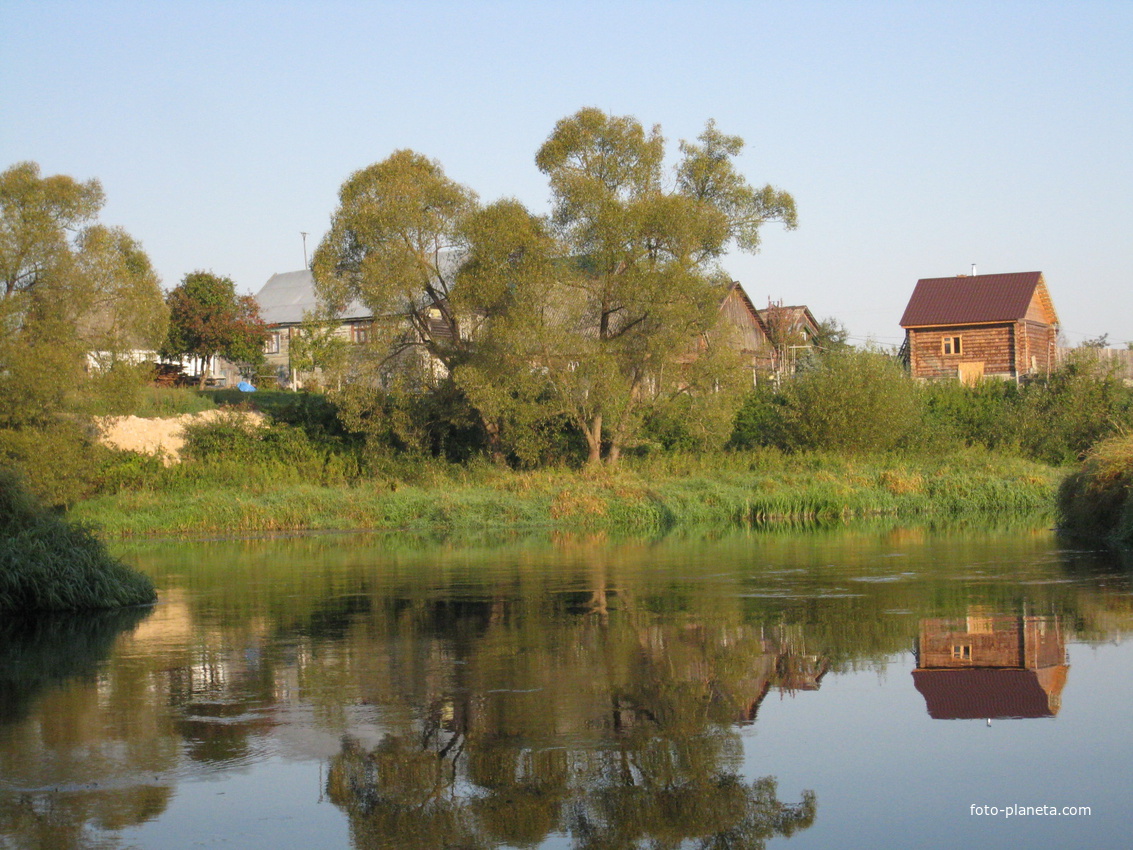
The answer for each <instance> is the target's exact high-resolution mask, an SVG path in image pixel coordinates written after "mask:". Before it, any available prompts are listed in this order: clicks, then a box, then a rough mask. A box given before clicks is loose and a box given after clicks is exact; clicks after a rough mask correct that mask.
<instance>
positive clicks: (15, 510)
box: [0, 470, 157, 614]
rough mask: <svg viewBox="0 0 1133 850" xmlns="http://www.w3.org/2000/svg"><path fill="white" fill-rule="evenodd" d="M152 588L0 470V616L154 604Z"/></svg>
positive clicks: (83, 530)
mask: <svg viewBox="0 0 1133 850" xmlns="http://www.w3.org/2000/svg"><path fill="white" fill-rule="evenodd" d="M156 599H157V595H156V593H155V592H154V588H153V583H152V582H151V581H150V580H149V578H147V577H146V576H144V575H143V574H141V573H139V572H137V571H135V570H132V569H130V568H129V567H127V566H126V565H125V564H123V563H122V562H121V561H118V560H117V559H116V558H113V557H111V555H110V554H109V553H108V552H107V550H106V546H105V544H104V543H103V542H102V541H101V540H100V539H98V538H97V537H95V535H94V534H93V533H92V532H91V530H90V529H89V528H88V527H87V526H85V525H83V524H77V523H73V522H67V521H66V520H64V519H62V518H61V517H59V516H58V515H57V514H55V513H53V512H52V511H50V510H48V509H46V508H44V507H43V506H42V505H40V504H39V503H38V502H36V501H35V500H34V499H33V498H32V497H31V496H30V495H29V494H28V493H27V491H26V490H25V489H24V487H23V486H22V484H21V482H20V481H19V479H18V478H17V477H16V476H15V475H14V474H13V473H11V472H7V471H3V470H0V612H4V613H6V614H7V613H17V612H31V611H78V610H86V609H98V608H118V607H124V606H129V605H143V604H148V603H152V602H155V601H156Z"/></svg>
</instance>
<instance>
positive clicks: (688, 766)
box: [327, 594, 823, 848]
mask: <svg viewBox="0 0 1133 850" xmlns="http://www.w3.org/2000/svg"><path fill="white" fill-rule="evenodd" d="M529 604H530V603H526V602H523V601H521V600H518V599H511V600H505V599H498V600H496V601H494V602H492V603H482V604H480V605H476V604H466V605H463V606H460V608H459V612H458V613H454V612H453V611H452V610H451V607H450V606H449V605H445V606H442V610H440V611H438V610H437V608H436V606H430V605H426V606H422V607H420V608H418V609H416V610H414V609H413V608H412V607H404V606H400V605H396V604H395V605H394V606H392V607H393V609H394V610H397V609H399V608H400V611H399V615H398V619H399V620H400V623H399V626H400V627H399V628H398V629H397V630H396V635H392V634H388V633H387V635H382V636H378V635H374V636H373V637H370V636H367V637H365V638H362V637H361V636H357V637H356V638H355V640H363V641H364V644H363V646H364V648H363V646H359V648H360V649H361V650H362V653H361V654H362V655H363V656H364V657H366V658H368V659H372V660H377V662H378V663H377V664H376V665H374V666H371V667H370V668H369V669H368V671H367V674H366V675H367V677H368V678H370V680H371V681H370V687H367V689H366V694H367V701H368V702H369V703H370V704H371V705H375V706H377V707H378V708H379V716H380V717H381V718H382V721H383V722H382V723H381V724H380V725H381V726H382V727H383V728H385V729H386V730H387V731H386V732H385V734H384V736H383V737H382V738H381V739H380V741H379V742H378V743H377V744H376V745H373V746H365V745H363V744H362V743H361V742H360V741H358V740H357V739H355V738H353V737H347V738H346V739H345V740H344V742H343V745H342V748H341V751H340V752H339V753H338V754H337V755H336V756H335V757H334V758H333V759H332V761H331V767H330V771H329V778H328V781H327V793H328V796H329V797H330V799H331V800H332V801H333V802H334V803H335V804H336V805H338V806H340V807H341V808H342V809H343V810H344V811H346V812H347V814H348V816H349V818H350V827H351V834H352V836H353V838H354V843H355V846H357V847H422V848H426V847H446V846H459V847H479V846H494V845H495V844H497V843H505V844H510V845H519V846H530V845H532V844H536V843H538V842H540V841H542V840H543V839H544V838H546V837H547V836H548V835H550V834H551V833H554V832H558V833H567V834H569V835H570V836H571V837H572V839H573V840H574V842H575V844H576V845H577V846H579V847H584V848H588V847H611V848H612V847H624V848H632V847H638V846H645V845H646V844H648V845H649V846H677V845H679V844H680V843H681V842H683V841H686V840H694V841H696V842H699V846H704V847H715V846H721V847H753V848H755V847H762V846H763V843H764V842H765V841H766V839H768V838H770V837H772V836H774V835H789V834H791V833H792V832H793V831H795V830H798V829H802V828H805V827H807V826H809V825H810V824H811V823H812V822H813V820H814V817H815V812H816V808H817V804H816V801H815V797H814V794H813V793H811V792H809V791H808V792H803V795H802V799H801V801H800V802H798V803H795V804H788V803H784V802H783V801H781V800H780V799H779V796H778V792H777V787H776V783H775V780H774V779H773V778H771V777H765V778H762V779H757V780H755V781H751V782H749V781H746V780H745V779H744V777H743V776H742V775H741V774H740V772H739V769H738V768H739V764H740V760H741V754H742V746H741V742H740V739H739V736H738V733H737V725H736V724H737V722H739V721H744V722H750V721H751V720H752V719H753V718H754V715H755V712H756V710H757V708H758V706H759V703H760V702H761V701H762V699H763V698H764V696H765V695H766V694H767V693H768V692H769V690H771V689H772V688H779V689H783V690H797V689H799V688H814V687H817V680H818V678H819V677H820V675H821V668H822V667H823V663H822V662H821V661H820V660H818V659H817V656H814V655H813V654H805V653H804V654H800V653H799V652H798V651H797V648H798V646H799V645H800V644H801V643H802V642H803V641H802V638H801V634H800V633H799V632H798V630H796V629H761V628H758V627H751V626H743V625H734V624H731V625H726V624H723V623H719V622H714V619H715V618H708V619H706V620H703V621H701V620H698V619H697V618H695V617H687V618H683V621H682V622H678V623H671V622H666V621H665V620H660V619H657V618H655V617H651V616H641V615H638V616H633V615H630V613H629V611H627V608H628V609H630V610H632V609H633V606H632V605H626V603H625V599H624V594H621V595H620V598H619V602H618V605H617V606H610V605H609V604H608V605H607V606H606V610H605V611H604V612H602V613H599V612H597V611H594V610H590V611H587V610H586V609H585V608H583V609H579V608H578V606H576V605H574V604H573V600H567V601H566V606H565V607H566V608H567V609H568V610H570V613H568V612H567V611H560V612H559V615H558V616H557V617H546V618H540V619H539V620H536V621H532V620H531V619H530V618H529V614H530V613H531V612H530V611H528V610H526V609H527V608H528V607H529ZM441 620H447V623H446V628H445V629H444V630H443V631H442V632H440V633H437V634H434V636H433V637H432V638H428V637H427V633H428V632H431V631H433V630H434V629H435V628H436V625H437V623H438V622H439V621H441ZM376 626H378V624H377V623H375V622H373V621H370V622H368V623H367V624H366V627H365V629H364V631H366V632H370V633H371V634H372V633H373V632H374V631H375V627H376ZM414 631H417V632H418V638H417V640H415V641H413V642H412V643H413V644H416V645H419V646H420V645H422V644H425V645H429V644H432V645H431V647H430V648H428V649H427V650H424V651H422V652H420V653H419V654H418V655H417V657H416V658H415V659H411V658H409V657H407V654H406V653H405V649H406V647H405V645H404V644H403V643H402V639H403V637H404V635H405V634H406V633H407V632H414ZM445 634H454V635H457V636H459V638H458V639H457V640H456V641H455V642H453V643H449V642H448V641H447V640H446V639H445V638H444V637H443V635H445ZM356 646H358V644H356Z"/></svg>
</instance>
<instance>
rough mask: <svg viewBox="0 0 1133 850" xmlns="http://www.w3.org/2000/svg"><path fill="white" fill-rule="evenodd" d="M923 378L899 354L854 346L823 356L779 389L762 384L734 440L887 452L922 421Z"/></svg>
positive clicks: (743, 414)
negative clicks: (907, 367)
mask: <svg viewBox="0 0 1133 850" xmlns="http://www.w3.org/2000/svg"><path fill="white" fill-rule="evenodd" d="M920 415H921V400H920V396H919V393H918V389H917V387H916V385H915V384H914V383H913V382H912V380H911V379H910V378H909V376H908V375H907V374H906V373H905V371H904V370H903V369H902V368H901V366H900V364H899V363H898V362H897V361H896V360H894V359H893V358H892V357H890V356H888V355H885V354H882V353H880V352H876V351H861V350H847V351H839V352H836V353H832V354H829V355H827V356H825V357H822V358H819V359H818V360H817V361H816V363H815V365H814V367H813V368H811V369H809V370H807V371H803V372H799V373H798V374H796V375H794V376H793V377H792V378H791V379H790V380H788V381H786V382H784V384H783V386H782V388H781V390H780V391H779V392H774V391H770V390H768V389H766V388H760V389H757V390H756V391H755V392H753V393H752V394H751V395H749V397H748V399H747V400H746V402H745V403H744V405H743V406H742V407H741V409H740V412H739V414H738V415H737V419H736V427H735V431H734V433H733V437H732V445H733V446H736V447H740V448H745V447H749V446H774V447H776V448H780V449H783V450H786V451H798V450H811V449H822V450H830V451H839V452H851V453H860V452H867V451H886V450H888V449H892V448H894V447H896V446H898V445H901V444H902V443H904V442H905V441H906V440H907V439H908V438H909V437H910V435H911V434H913V432H914V431H915V429H916V428H917V425H918V423H919V420H920Z"/></svg>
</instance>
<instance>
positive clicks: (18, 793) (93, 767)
mask: <svg viewBox="0 0 1133 850" xmlns="http://www.w3.org/2000/svg"><path fill="white" fill-rule="evenodd" d="M150 613H151V611H150V609H148V608H141V609H137V608H135V609H127V610H122V611H112V612H92V613H85V614H65V615H64V614H61V615H43V616H39V617H36V618H34V619H17V620H7V621H4V622H3V623H2V624H0V741H2V742H3V746H0V781H2V783H3V784H4V785H7V786H9V787H11V788H13V789H17V790H15V791H9V790H7V789H6V788H3V787H0V825H2V827H0V838H7V839H10V841H11V843H10V844H9V843H7V842H3V844H4V846H5V847H7V846H12V847H44V848H46V847H51V848H67V847H76V848H77V847H86V846H90V845H91V842H92V834H93V832H94V831H102V830H107V831H116V830H121V829H124V828H126V827H128V826H134V825H137V824H141V823H144V822H146V821H148V820H151V819H152V818H155V817H157V816H159V815H160V814H161V813H162V812H163V811H165V808H166V806H167V804H168V802H169V799H170V797H171V795H172V789H171V787H169V785H167V784H163V783H153V782H149V781H145V780H142V781H139V780H138V777H139V775H148V776H149V777H152V776H153V775H154V774H155V773H156V772H161V771H164V770H167V769H169V768H170V767H172V766H173V764H174V763H175V762H176V758H177V747H176V744H175V742H174V741H173V740H171V739H170V738H169V737H168V735H167V734H166V733H165V731H164V730H163V729H162V728H161V727H163V726H164V725H165V723H164V719H163V718H161V717H160V715H161V714H162V710H161V706H160V705H155V704H154V703H153V701H152V699H150V698H149V697H150V695H149V694H148V693H147V692H146V691H147V689H146V683H145V681H144V677H141V676H137V675H131V674H130V673H129V672H127V671H122V670H119V671H116V672H115V674H113V675H111V674H108V672H107V671H106V669H105V666H104V662H105V660H106V659H107V657H108V656H110V655H111V652H112V649H113V647H114V644H115V641H116V640H118V639H119V637H120V636H121V635H123V634H125V633H127V632H129V631H130V630H131V629H134V628H135V627H137V625H138V623H139V622H141V621H142V620H143V619H144V618H145V617H146V616H148V615H149V614H150ZM126 706H129V708H130V710H131V714H132V716H131V718H130V721H129V723H120V722H117V721H118V719H119V718H116V717H115V713H114V712H110V711H107V709H108V708H109V707H116V708H118V709H122V708H123V707H126Z"/></svg>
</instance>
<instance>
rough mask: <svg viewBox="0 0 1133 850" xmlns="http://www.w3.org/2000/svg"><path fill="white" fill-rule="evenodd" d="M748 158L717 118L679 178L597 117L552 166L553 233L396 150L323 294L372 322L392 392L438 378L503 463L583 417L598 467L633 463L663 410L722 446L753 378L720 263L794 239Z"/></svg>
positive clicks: (360, 205) (345, 190) (333, 238)
mask: <svg viewBox="0 0 1133 850" xmlns="http://www.w3.org/2000/svg"><path fill="white" fill-rule="evenodd" d="M742 147H743V142H742V140H741V139H739V138H738V137H735V136H726V135H723V134H722V133H720V132H719V131H718V130H717V129H716V128H715V126H714V125H713V124H712V123H711V122H710V123H709V124H708V126H707V128H706V129H705V131H704V133H703V134H702V135H701V136H700V137H699V139H698V143H696V144H692V143H682V144H681V148H680V150H681V159H680V161H679V163H678V164H677V165H676V168H675V172H673V171H672V170H670V169H668V168H666V165H665V142H664V139H663V138H662V137H661V135H660V131H659V130H658V129H657V128H653V130H651V131H650V132H646V131H645V130H644V129H643V127H642V126H641V124H640V123H639V122H638V121H637V120H636V119H634V118H632V117H617V116H611V115H607V114H605V113H603V112H601V111H599V110H597V109H583V110H581V111H579V112H578V113H576V114H575V115H573V116H570V117H568V118H564V119H563V120H562V121H560V122H559V123H558V124H557V125H556V126H555V129H554V131H553V132H552V133H551V135H550V137H549V138H548V139H547V141H546V142H545V143H544V144H543V146H542V147H541V148H540V149H539V151H538V153H537V155H536V164H537V165H538V167H539V169H540V170H541V171H542V172H543V173H545V174H546V175H547V177H548V178H549V181H550V186H551V192H552V197H553V210H552V214H551V216H550V217H548V218H545V219H544V218H541V217H539V216H536V215H533V214H532V213H531V212H529V211H528V210H526V209H525V208H524V207H523V205H522V204H520V203H519V202H518V201H514V200H507V199H505V200H501V201H498V202H496V203H493V204H490V205H488V206H480V205H479V204H478V203H477V201H476V196H475V195H474V193H473V192H472V191H471V190H470V189H468V188H466V187H464V186H461V185H460V184H458V183H456V182H454V181H452V180H451V179H450V178H448V177H447V176H446V175H445V174H444V172H443V170H442V169H441V167H440V165H439V164H438V163H436V162H434V161H432V160H429V159H427V158H426V157H423V156H421V155H420V154H417V153H414V152H413V151H407V150H402V151H397V152H395V153H394V154H392V155H391V156H390V157H388V158H387V159H385V160H384V161H382V162H379V163H376V164H374V165H372V166H370V167H368V168H365V169H362V170H360V171H358V172H356V173H355V174H354V175H352V176H351V177H350V178H349V179H348V180H347V181H346V183H344V184H343V186H342V189H341V191H340V193H339V200H340V204H339V207H338V209H337V210H336V212H335V213H334V216H333V218H332V222H331V230H330V232H329V233H328V234H327V236H326V238H325V239H324V240H323V242H322V243H321V244H320V246H319V249H318V251H317V252H316V254H315V262H314V271H315V277H316V280H317V282H318V287H319V291H320V294H321V295H322V297H323V299H324V301H326V302H327V303H328V304H329V305H330V306H331V307H332V308H339V309H340V308H342V307H344V306H345V305H346V304H347V303H348V302H349V301H350V300H352V299H359V300H361V301H362V302H364V303H365V304H366V305H367V306H369V308H370V309H371V310H372V311H373V314H374V316H375V327H374V331H373V333H372V335H371V345H370V348H369V351H370V353H371V355H372V356H371V358H370V362H371V363H372V364H374V365H375V368H376V370H377V372H378V375H379V377H378V378H377V379H376V380H377V382H378V383H381V384H384V385H387V386H388V384H389V381H390V377H391V376H393V375H397V374H399V373H401V374H405V373H406V372H407V371H410V372H411V371H412V370H411V369H409V370H407V369H406V368H405V367H407V366H408V367H414V366H416V367H417V368H418V371H420V368H421V367H423V366H428V365H430V364H440V366H441V367H442V369H441V371H442V372H443V374H444V376H446V378H447V379H449V380H451V381H452V382H453V385H454V386H455V388H456V389H457V390H458V391H459V393H460V394H461V395H462V397H463V398H466V399H467V400H468V401H469V402H470V403H471V405H472V407H473V408H474V409H475V411H476V413H477V416H478V418H479V421H480V423H481V426H482V428H483V430H484V432H485V433H486V435H487V442H488V445H489V447H490V449H491V451H492V453H493V455H495V456H496V457H503V456H504V455H505V453H506V454H510V455H511V456H512V457H513V458H518V459H519V460H520V461H521V462H526V463H532V462H537V461H538V459H539V457H540V453H541V452H542V451H543V449H544V447H545V444H546V441H547V434H548V433H550V432H553V431H555V430H556V429H559V430H561V429H562V427H563V424H564V423H566V425H567V427H569V428H574V429H576V430H577V431H578V433H580V434H582V435H583V436H584V437H585V442H586V445H587V447H588V450H587V456H588V460H589V462H590V463H600V462H601V461H602V459H603V457H604V458H605V459H606V460H607V461H608V462H610V463H616V462H617V460H618V458H619V457H620V455H621V454H622V452H623V450H624V449H625V448H626V447H627V446H630V445H633V444H634V442H635V440H636V439H637V437H638V435H639V433H640V430H641V426H642V423H643V421H644V419H645V417H646V416H647V415H648V414H650V413H654V412H658V411H666V412H668V413H669V414H670V415H673V414H675V415H676V416H678V417H679V418H681V419H682V420H683V422H684V423H686V424H687V425H688V427H689V430H691V431H698V430H699V431H700V432H703V436H704V437H705V438H706V439H709V440H710V439H712V438H713V437H714V438H716V439H718V440H722V439H723V438H724V437H725V436H726V433H727V430H728V426H729V425H730V421H731V417H732V414H733V412H734V410H735V407H736V404H737V403H738V393H739V389H740V388H741V387H743V386H745V385H748V384H747V381H748V377H747V375H746V374H745V370H744V368H743V367H742V365H741V363H740V359H739V353H738V351H737V350H736V348H735V346H734V345H731V344H729V343H730V341H729V340H728V339H727V338H726V331H725V329H723V328H721V327H720V323H719V322H718V318H719V308H720V304H721V300H722V298H723V296H724V294H725V291H726V288H725V287H724V286H722V284H723V283H725V282H727V281H728V279H727V278H726V276H724V275H723V273H722V272H721V271H720V269H719V267H718V262H719V261H720V259H721V258H722V257H723V255H724V254H725V252H726V251H727V250H728V249H729V248H730V247H731V246H733V245H734V246H736V247H738V248H740V249H741V250H748V251H754V250H757V248H758V245H759V229H760V227H762V225H764V224H765V223H767V222H770V221H778V222H782V223H783V224H785V225H786V226H787V227H794V226H795V208H794V201H793V200H792V198H791V196H790V195H788V194H786V193H784V192H781V191H779V190H776V189H774V188H772V187H770V186H767V187H764V188H763V189H758V190H757V189H754V188H752V187H751V186H750V185H749V184H748V182H747V180H746V179H745V178H744V177H743V176H742V175H741V174H740V173H739V172H738V171H737V170H736V168H735V165H734V158H735V157H736V156H737V155H738V154H739V152H740V151H741V149H742ZM413 352H418V353H419V355H420V356H418V357H413V356H412V354H413ZM359 360H362V361H364V358H359ZM357 386H358V385H357V384H355V389H354V390H353V391H352V392H353V393H354V395H357V394H358V390H357V389H356V388H357ZM355 418H356V419H357V420H358V421H359V422H360V423H362V422H371V423H372V422H374V421H375V419H376V417H375V416H374V415H372V414H371V415H369V416H368V418H367V416H363V415H359V416H357V417H355Z"/></svg>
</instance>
